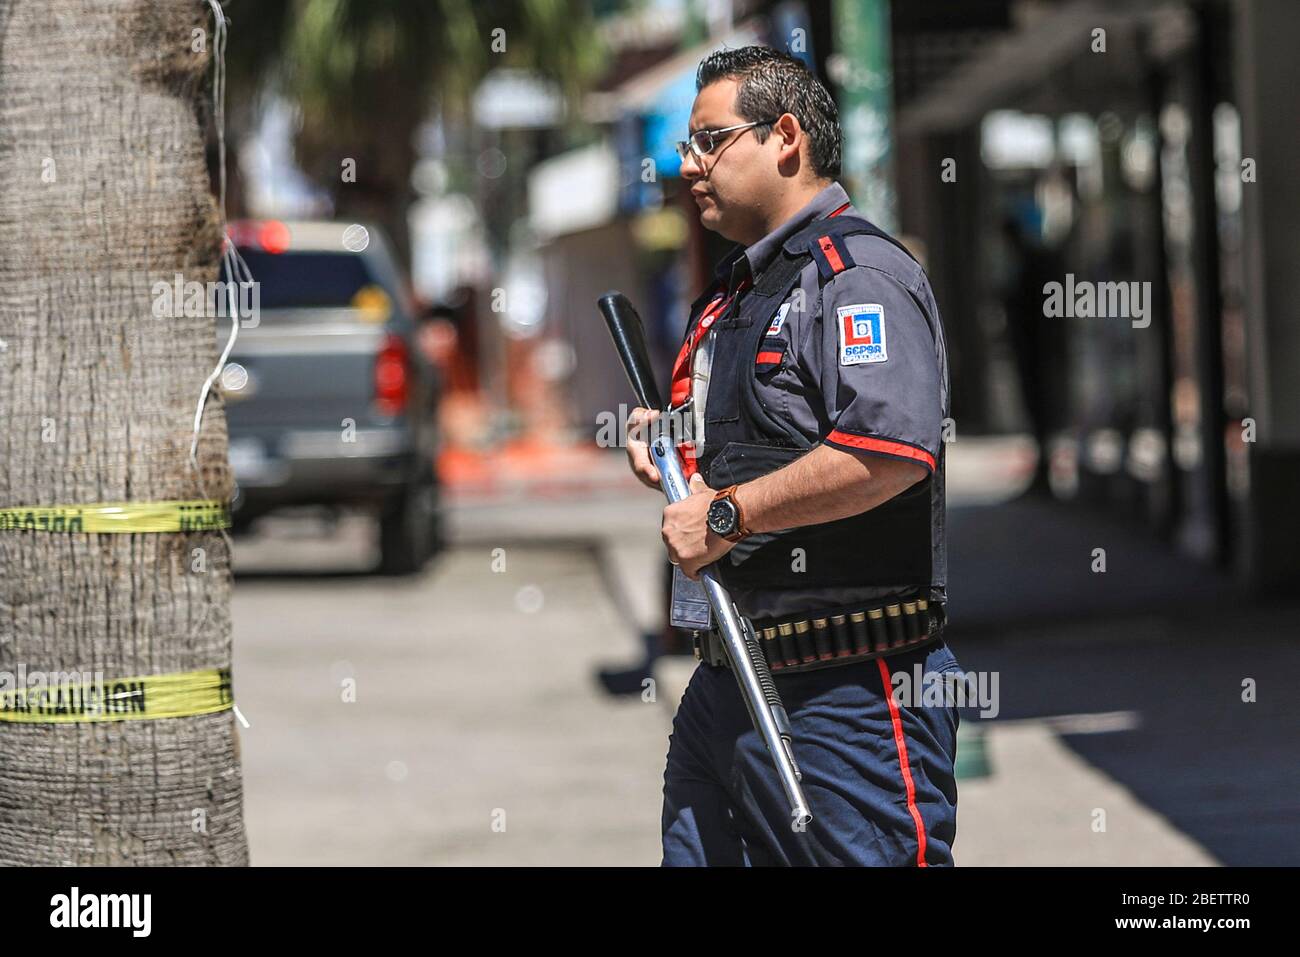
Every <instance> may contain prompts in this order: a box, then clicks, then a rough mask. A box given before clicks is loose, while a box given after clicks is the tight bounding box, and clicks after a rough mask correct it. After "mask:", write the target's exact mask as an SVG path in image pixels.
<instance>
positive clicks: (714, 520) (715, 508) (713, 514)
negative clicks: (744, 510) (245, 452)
mask: <svg viewBox="0 0 1300 957" xmlns="http://www.w3.org/2000/svg"><path fill="white" fill-rule="evenodd" d="M708 522H709V528H711V529H713V531H714V532H716V533H717V534H718V535H730V534H731V533H732V532H734V531H735V530H736V506H734V505H732V504H731V502H729V501H727V499H725V498H724V499H721V500H719V501H717V502H714V503H713V504H712V505H710V506H709V518H708Z"/></svg>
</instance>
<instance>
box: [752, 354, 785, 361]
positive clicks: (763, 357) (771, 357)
mask: <svg viewBox="0 0 1300 957" xmlns="http://www.w3.org/2000/svg"><path fill="white" fill-rule="evenodd" d="M754 361H755V362H756V363H758V362H780V361H781V353H779V352H760V353H759V354H758V358H757V359H755V360H754Z"/></svg>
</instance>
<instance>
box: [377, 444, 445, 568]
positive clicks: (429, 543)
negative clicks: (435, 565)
mask: <svg viewBox="0 0 1300 957" xmlns="http://www.w3.org/2000/svg"><path fill="white" fill-rule="evenodd" d="M439 541H440V526H439V511H438V486H437V483H436V481H435V480H434V477H433V473H432V470H430V471H429V472H428V473H427V474H425V475H424V476H422V477H421V478H420V480H419V481H417V482H416V483H415V484H413V485H409V486H407V487H406V488H405V489H403V490H402V492H401V494H400V495H398V496H397V498H396V500H395V501H394V502H392V503H391V504H390V505H388V506H387V507H385V509H384V510H383V512H381V513H380V516H379V570H380V572H381V573H383V574H385V575H412V574H414V573H416V572H418V571H419V570H420V569H421V568H423V567H424V563H425V562H426V561H427V560H428V559H429V557H430V556H431V555H432V554H433V553H434V552H435V551H436V550H437V547H438V545H439Z"/></svg>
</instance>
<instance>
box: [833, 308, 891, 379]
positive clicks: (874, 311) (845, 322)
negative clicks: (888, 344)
mask: <svg viewBox="0 0 1300 957" xmlns="http://www.w3.org/2000/svg"><path fill="white" fill-rule="evenodd" d="M835 313H836V316H837V317H838V318H839V326H840V365H842V366H852V365H858V364H860V363H864V362H886V361H888V359H889V353H888V351H887V350H886V348H885V310H884V307H883V306H881V305H880V304H879V303H873V302H872V303H859V304H857V305H853V306H841V307H840V308H839V309H837V310H835Z"/></svg>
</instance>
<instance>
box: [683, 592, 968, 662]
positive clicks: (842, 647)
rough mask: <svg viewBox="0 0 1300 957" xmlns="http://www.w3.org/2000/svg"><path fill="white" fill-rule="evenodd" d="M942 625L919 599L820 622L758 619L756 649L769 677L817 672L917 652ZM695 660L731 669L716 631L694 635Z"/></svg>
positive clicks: (938, 614) (933, 607) (934, 606)
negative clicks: (763, 657)
mask: <svg viewBox="0 0 1300 957" xmlns="http://www.w3.org/2000/svg"><path fill="white" fill-rule="evenodd" d="M945 621H946V616H945V613H944V607H943V604H942V603H941V602H938V603H936V602H930V601H928V600H927V599H925V598H922V597H920V596H916V597H912V598H908V599H905V600H904V599H891V600H889V601H888V602H886V603H884V604H880V605H873V606H870V607H863V608H859V609H855V610H848V611H844V612H835V613H833V614H827V615H825V616H824V617H823V616H822V615H820V614H819V615H817V616H816V617H811V616H810V617H806V618H798V619H793V620H791V619H789V616H786V617H784V618H781V619H779V620H778V619H764V618H760V619H756V620H755V621H754V622H753V625H754V633H755V635H756V636H757V637H758V645H759V647H760V648H762V649H763V654H764V656H765V657H766V658H767V665H768V668H769V669H770V670H771V671H772V673H773V674H791V673H794V672H803V671H816V670H817V669H819V668H831V667H834V666H836V665H847V664H853V663H854V662H858V661H867V660H869V659H871V658H880V657H883V656H885V655H889V654H893V653H895V652H898V651H904V650H907V649H910V648H916V647H920V646H921V645H924V644H927V643H928V642H931V641H934V640H935V639H937V638H938V637H939V636H940V635H941V634H942V632H943V627H944V624H945ZM695 657H696V658H698V659H700V660H701V661H703V662H705V663H706V664H711V665H726V666H727V667H730V666H731V660H730V659H729V658H728V657H727V651H726V647H725V646H724V644H723V642H722V638H721V636H720V635H719V634H718V632H717V630H716V629H710V630H709V631H697V632H695Z"/></svg>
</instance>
